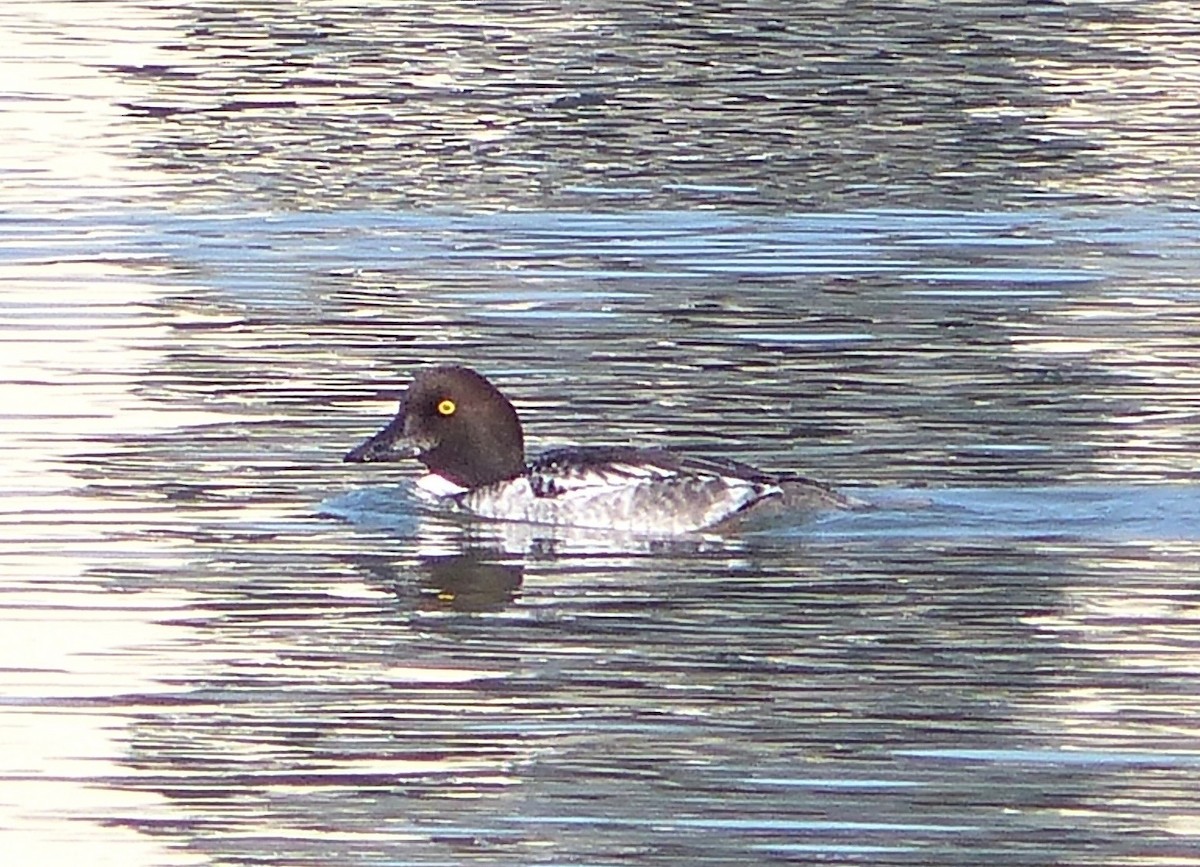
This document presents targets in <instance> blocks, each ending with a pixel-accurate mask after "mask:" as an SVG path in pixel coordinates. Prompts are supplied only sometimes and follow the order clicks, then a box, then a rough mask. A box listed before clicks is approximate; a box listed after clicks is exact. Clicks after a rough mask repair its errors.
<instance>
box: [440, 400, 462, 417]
mask: <svg viewBox="0 0 1200 867" xmlns="http://www.w3.org/2000/svg"><path fill="white" fill-rule="evenodd" d="M456 409H458V404H456V403H455V402H454V401H452V400H451V399H450V398H446V399H445V400H443V401H442V402H441V403H439V404H438V413H439V414H440V415H454V411H455V410H456Z"/></svg>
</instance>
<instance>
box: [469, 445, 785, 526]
mask: <svg viewBox="0 0 1200 867" xmlns="http://www.w3.org/2000/svg"><path fill="white" fill-rule="evenodd" d="M782 493H783V490H782V488H781V487H780V485H779V483H778V480H776V479H775V478H774V477H772V476H770V475H768V474H766V473H762V472H759V471H758V470H755V469H753V468H752V467H748V466H746V465H744V464H739V463H737V462H734V461H722V460H713V459H708V458H693V457H687V456H683V455H678V454H676V453H674V452H669V451H665V450H660V449H629V448H569V449H557V450H554V451H551V452H547V453H546V454H545V455H543V456H542V457H541V458H539V459H538V460H537V461H535V462H534V463H533V464H531V465H530V466H529V468H528V470H527V472H526V473H525V475H524V476H521V477H519V478H517V479H513V480H510V481H506V482H500V483H498V484H495V485H488V486H486V487H483V488H479V489H476V490H473V491H470V492H469V493H467V494H464V495H463V497H462V499H461V503H462V505H463V506H464V507H465V508H466V509H468V510H469V511H471V512H472V513H474V514H477V515H480V516H481V517H485V518H496V519H501V520H510V521H511V520H517V521H528V522H531V523H536V524H555V525H569V526H575V527H594V528H604V529H613V530H620V531H623V532H630V533H637V534H645V535H653V536H657V535H677V534H680V533H689V532H694V531H696V530H702V529H704V528H706V527H711V526H713V525H714V524H718V523H720V522H722V521H725V520H727V519H729V518H730V517H732V516H734V515H736V514H738V513H740V512H742V511H744V510H746V509H748V508H750V507H751V506H753V505H755V504H756V503H758V502H760V501H762V500H765V499H768V498H771V497H778V496H780V495H781V494H782Z"/></svg>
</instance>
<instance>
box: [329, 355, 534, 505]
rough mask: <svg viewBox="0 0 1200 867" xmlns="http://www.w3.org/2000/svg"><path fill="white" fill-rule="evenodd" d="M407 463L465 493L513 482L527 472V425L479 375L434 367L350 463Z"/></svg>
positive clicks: (350, 457) (419, 376)
mask: <svg viewBox="0 0 1200 867" xmlns="http://www.w3.org/2000/svg"><path fill="white" fill-rule="evenodd" d="M407 457H416V458H417V459H418V460H420V461H421V462H422V463H423V464H425V466H426V467H428V468H429V471H430V472H432V473H436V474H437V475H439V476H442V477H443V478H445V479H447V480H449V481H451V482H453V483H454V484H456V485H460V486H462V487H464V488H476V487H479V486H481V485H487V484H491V483H492V482H499V481H503V480H504V479H513V478H516V477H517V476H519V475H521V473H523V472H524V470H525V441H524V437H523V435H522V433H521V422H520V420H519V419H518V418H517V411H516V410H515V409H513V405H512V404H511V403H509V401H508V398H506V397H505V396H504V395H503V394H501V393H500V392H499V390H497V389H496V387H495V386H494V385H492V384H491V383H490V382H488V381H487V380H486V379H484V378H483V377H482V376H480V375H479V374H478V373H476V372H475V371H473V370H471V369H470V368H467V367H459V366H457V365H443V366H440V367H430V368H427V369H425V370H422V371H420V372H419V373H418V374H417V375H416V376H415V377H413V381H412V384H411V385H409V387H408V390H407V391H406V392H405V394H404V396H403V397H402V398H401V399H400V410H399V412H397V413H396V417H395V418H394V419H392V420H391V422H389V423H388V425H387V426H386V427H385V428H383V430H381V431H379V433H377V434H375V435H374V436H373V437H371V438H370V439H368V440H367V441H366V442H364V443H362V445H360V446H358V447H357V448H355V449H353V450H352V451H350V452H349V453H348V454H347V455H346V457H345V460H346V461H351V462H355V463H374V462H379V461H397V460H401V459H403V458H407Z"/></svg>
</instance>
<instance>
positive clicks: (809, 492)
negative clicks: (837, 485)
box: [344, 364, 859, 536]
mask: <svg viewBox="0 0 1200 867" xmlns="http://www.w3.org/2000/svg"><path fill="white" fill-rule="evenodd" d="M409 458H416V459H417V460H418V461H420V462H421V463H422V464H424V465H425V469H426V473H425V475H424V476H422V477H421V478H420V479H419V480H418V481H417V485H416V486H417V488H418V489H420V490H421V491H422V492H423V493H424V494H425V495H426V496H427V497H429V498H431V499H433V500H435V501H437V502H439V503H443V504H446V505H448V506H450V507H452V508H453V509H455V510H457V511H461V512H464V513H467V514H468V515H470V516H473V517H476V518H481V519H486V520H495V521H519V522H523V523H528V524H541V525H554V526H561V527H581V528H591V529H596V530H614V531H619V532H622V533H631V534H634V535H645V536H678V535H686V534H690V533H696V532H702V531H705V532H706V531H712V530H717V529H720V528H724V527H728V526H730V525H732V524H734V523H735V522H739V521H742V520H744V519H745V518H746V517H748V516H749V515H750V514H752V513H754V512H757V511H759V510H761V509H763V507H765V506H768V505H771V506H775V507H780V506H784V507H786V508H789V509H803V510H805V511H811V510H814V509H850V508H856V507H857V506H858V505H859V504H858V503H857V502H856V501H855V500H853V499H852V498H850V497H847V496H844V495H842V494H840V493H838V492H837V491H835V490H834V489H832V488H830V487H829V486H827V485H824V484H821V483H820V482H816V481H813V480H811V479H807V478H804V477H802V476H798V475H794V474H791V473H769V472H764V471H762V470H759V469H757V468H755V467H753V466H750V465H748V464H744V463H741V462H739V461H735V460H730V459H726V458H715V457H701V456H694V455H686V454H683V453H680V452H677V451H674V450H671V449H666V448H634V447H629V446H610V445H605V446H571V447H559V448H554V449H551V450H550V451H547V452H545V453H544V454H542V455H540V456H539V457H537V458H536V459H534V460H532V461H527V460H526V457H525V437H524V431H523V429H522V427H521V420H520V418H519V417H518V415H517V411H516V409H515V408H514V407H513V405H512V402H511V401H510V400H509V399H508V398H507V397H505V396H504V394H503V393H502V392H501V391H500V390H499V389H498V388H496V387H495V386H494V385H493V384H492V383H491V382H489V381H488V379H487V378H486V377H484V376H483V375H481V374H479V373H478V372H476V371H475V370H472V369H471V368H469V367H464V366H461V365H457V364H443V365H437V366H432V367H427V368H423V369H421V370H419V371H418V372H417V373H416V374H415V375H414V376H413V378H412V381H411V383H409V385H408V387H407V389H406V390H405V392H404V394H403V395H402V397H401V399H400V407H399V410H398V411H397V413H396V415H395V417H394V418H393V419H392V420H391V421H390V422H388V423H387V424H386V425H385V426H384V427H383V428H382V429H380V430H379V431H378V432H377V433H375V434H373V435H372V436H370V437H368V438H367V439H366V440H364V441H363V442H362V443H361V444H359V445H358V446H356V447H355V448H353V449H351V450H350V451H349V452H348V453H347V454H346V455H345V457H344V460H345V461H346V462H348V463H362V464H367V463H380V462H391V461H401V460H406V459H409Z"/></svg>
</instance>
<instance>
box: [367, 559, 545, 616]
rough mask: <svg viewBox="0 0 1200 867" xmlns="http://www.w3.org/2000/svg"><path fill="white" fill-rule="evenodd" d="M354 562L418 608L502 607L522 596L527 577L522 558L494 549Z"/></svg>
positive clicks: (474, 610) (479, 610) (470, 610)
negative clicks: (412, 560)
mask: <svg viewBox="0 0 1200 867" xmlns="http://www.w3.org/2000/svg"><path fill="white" fill-rule="evenodd" d="M356 565H358V566H360V567H361V568H363V569H365V570H366V571H367V572H369V573H370V575H371V579H372V583H377V584H382V585H383V586H385V587H386V588H387V589H388V590H389V592H392V593H395V594H396V597H397V598H398V599H399V600H400V601H401V602H402V603H405V604H406V605H407V606H408V607H410V608H412V609H413V610H417V611H459V612H464V613H483V612H491V611H500V610H502V609H504V608H505V607H506V606H508V605H509V604H510V603H512V602H513V601H514V600H515V599H516V598H517V597H518V596H520V594H521V583H522V582H523V581H524V579H525V565H524V563H523V562H521V560H519V559H514V558H513V557H512V555H508V554H505V553H504V552H503V551H500V550H498V549H492V548H466V549H464V550H462V551H458V552H454V553H446V554H433V555H426V556H422V557H420V558H419V559H418V560H417V561H416V562H415V563H411V562H408V561H396V560H391V559H388V558H386V557H363V558H360V559H358V561H357V564H356ZM414 567H415V572H416V576H415V579H416V580H414V575H413V572H414Z"/></svg>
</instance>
